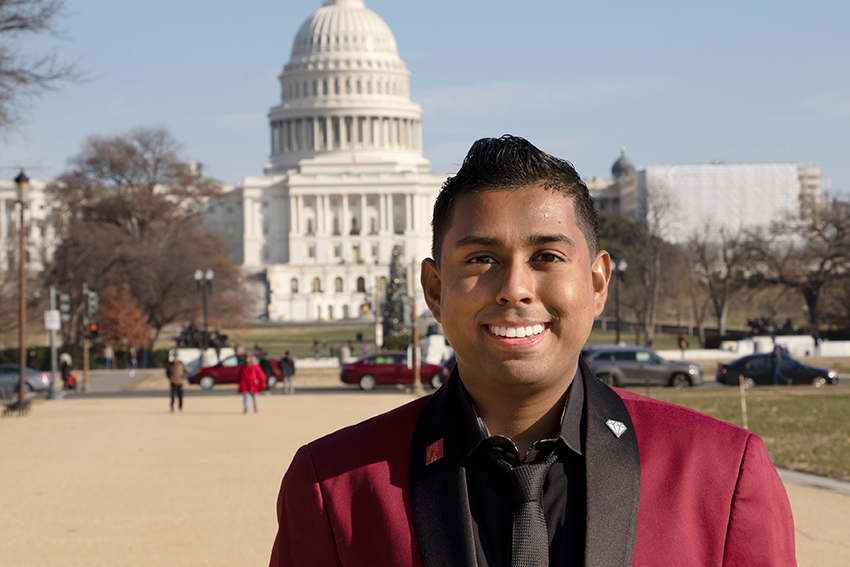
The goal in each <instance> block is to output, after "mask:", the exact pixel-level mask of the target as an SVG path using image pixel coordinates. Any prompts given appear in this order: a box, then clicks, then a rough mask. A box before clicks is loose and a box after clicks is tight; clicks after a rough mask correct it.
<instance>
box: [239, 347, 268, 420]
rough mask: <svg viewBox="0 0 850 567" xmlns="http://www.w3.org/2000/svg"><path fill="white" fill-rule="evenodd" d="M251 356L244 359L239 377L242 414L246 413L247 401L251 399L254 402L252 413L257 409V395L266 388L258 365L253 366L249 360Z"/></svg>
mask: <svg viewBox="0 0 850 567" xmlns="http://www.w3.org/2000/svg"><path fill="white" fill-rule="evenodd" d="M251 358H252V357H251V356H250V355H248V356H246V357H245V363H244V364H243V365H242V369H241V374H240V377H239V393H240V394H242V409H243V411H242V413H248V399H249V398H251V399H252V400H253V402H254V413H256V412H257V411H258V410H259V408H258V407H257V404H258V402H259V393H260V392H261V391H262V390H264V389H265V387H266V375H265V374H263V370H262V369H261V368H260V365H259V364H255V363H254V361H253V360H251Z"/></svg>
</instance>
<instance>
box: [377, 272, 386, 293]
mask: <svg viewBox="0 0 850 567" xmlns="http://www.w3.org/2000/svg"><path fill="white" fill-rule="evenodd" d="M386 294H387V278H386V277H383V276H382V277H380V278H378V295H386Z"/></svg>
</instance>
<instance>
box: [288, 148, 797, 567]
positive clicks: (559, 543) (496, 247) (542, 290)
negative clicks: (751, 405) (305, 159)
mask: <svg viewBox="0 0 850 567" xmlns="http://www.w3.org/2000/svg"><path fill="white" fill-rule="evenodd" d="M433 230H434V241H433V249H432V255H433V259H426V260H425V261H424V262H423V264H422V277H421V282H422V286H423V289H424V292H425V297H426V301H427V303H428V306H429V307H430V308H431V311H432V313H433V314H434V316H435V317H436V318H437V320H438V321H440V322H441V323H442V325H443V329H444V332H445V334H446V337H447V338H448V340H449V342H450V343H451V345H452V346H453V347H454V349H455V353H456V357H457V367H456V369H455V371H454V372H453V373H452V375H451V377H450V378H449V379H448V381H447V382H446V383H445V384H444V385H443V387H441V388H440V389H439V390H438V391H437V392H436V393H435V394H434V395H433V396H431V397H429V398H423V399H420V400H416V401H414V402H412V403H409V404H407V405H405V406H403V407H401V408H398V409H396V410H394V411H392V412H389V413H387V414H384V415H381V416H378V417H375V418H373V419H371V420H368V421H366V422H363V423H361V424H358V425H355V426H352V427H349V428H346V429H343V430H341V431H338V432H336V433H334V434H331V435H329V436H327V437H324V438H322V439H319V440H317V441H314V442H312V443H310V444H309V445H306V446H304V447H302V448H301V449H300V450H299V451H298V453H297V454H296V455H295V457H294V459H293V462H292V464H291V466H290V468H289V470H288V471H287V473H286V475H285V476H284V479H283V483H282V487H281V491H280V498H279V501H278V518H279V530H278V535H277V538H276V540H275V543H274V547H273V549H272V557H271V565H272V566H284V565H285V566H301V565H304V566H310V567H317V566H331V565H339V566H354V565H357V566H364V567H365V566H370V567H371V566H376V565H377V566H383V565H386V566H408V565H410V566H414V565H415V566H420V565H427V566H429V567H434V566H455V565H464V566H465V565H486V566H488V567H495V566H501V565H550V564H551V565H585V566H587V567H602V566H626V565H640V566H649V565H652V566H656V565H677V566H678V565H688V566H692V565H697V566H703V565H704V566H715V565H716V566H720V565H742V566H751V565H764V566H767V565H770V566H791V565H796V561H795V557H794V528H793V521H792V518H791V511H790V506H789V504H788V499H787V497H786V495H785V491H784V489H783V487H782V484H781V482H780V481H779V478H778V475H777V474H776V471H775V469H774V468H773V466H772V464H771V462H770V459H769V458H768V456H767V452H766V451H765V448H764V445H763V443H762V442H761V440H760V439H759V438H758V437H756V436H754V435H751V434H750V433H749V432H747V431H745V430H743V429H740V428H737V427H735V426H732V425H730V424H728V423H724V422H720V421H718V420H715V419H713V418H710V417H708V416H704V415H701V414H699V413H696V412H693V411H690V410H687V409H684V408H680V407H677V406H673V405H669V404H664V403H661V402H658V401H655V400H652V399H650V398H645V397H642V396H638V395H636V394H632V393H629V392H625V391H621V390H616V389H611V388H609V387H607V386H605V385H604V384H602V383H601V382H600V381H598V380H597V379H596V378H595V377H594V376H593V375H592V374H591V373H590V371H589V370H588V368H587V366H586V365H585V364H584V363H583V362H582V361H581V358H580V351H581V348H582V346H584V344H585V342H586V340H587V338H588V336H589V334H590V330H591V327H592V324H593V319H594V317H596V316H598V315H599V314H600V313H601V312H602V309H603V307H604V304H605V300H606V297H607V289H608V280H609V278H610V275H611V270H610V257H609V255H608V253H607V252H605V251H599V250H598V238H597V220H596V213H595V210H594V208H593V202H592V199H591V198H590V196H589V194H588V192H587V188H586V187H585V185H584V183H583V182H581V180H580V178H579V176H578V174H577V173H576V172H575V170H574V169H573V167H572V165H570V164H569V163H568V162H565V161H563V160H559V159H557V158H554V157H552V156H550V155H548V154H545V153H544V152H541V151H540V150H538V149H537V148H535V147H534V146H532V145H531V144H529V143H528V142H527V141H526V140H523V139H521V138H515V137H511V136H504V137H502V138H499V139H483V140H479V141H478V142H476V143H475V144H474V145H473V147H472V149H471V150H470V152H469V154H468V155H467V157H466V159H465V160H464V164H463V166H462V167H461V170H460V171H459V172H458V174H457V175H456V176H455V177H453V178H451V179H449V180H448V181H447V182H446V184H445V185H444V186H443V190H442V191H441V193H440V196H439V197H438V199H437V202H436V204H435V207H434V223H433ZM532 469H535V470H538V471H540V474H541V475H542V476H539V477H538V479H539V480H536V481H534V482H532V484H534V483H537V484H534V486H535V488H534V489H533V490H532V493H533V494H534V495H533V496H524V495H523V494H525V493H523V492H522V491H523V490H524V489H523V488H520V487H519V485H520V484H523V483H524V482H525V481H521V480H517V479H519V478H529V475H531V474H532V473H530V472H529V471H531V470H532ZM523 471H524V472H523ZM515 491H516V492H515ZM535 491H536V492H535Z"/></svg>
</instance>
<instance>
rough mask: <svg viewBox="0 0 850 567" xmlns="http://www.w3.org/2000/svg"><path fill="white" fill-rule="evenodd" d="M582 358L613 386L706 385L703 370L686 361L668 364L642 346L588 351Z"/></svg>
mask: <svg viewBox="0 0 850 567" xmlns="http://www.w3.org/2000/svg"><path fill="white" fill-rule="evenodd" d="M581 356H582V358H584V361H585V362H586V363H587V365H588V366H589V367H590V370H591V372H593V373H594V374H595V375H596V376H597V377H598V378H599V379H600V380H602V381H603V382H604V383H606V384H608V385H609V386H630V385H644V384H651V385H656V386H672V387H673V388H684V387H685V386H697V385H699V384H702V367H701V366H700V365H699V364H694V363H693V362H686V361H684V360H666V359H664V358H661V357H660V356H658V354H656V353H655V352H654V351H652V350H651V349H648V348H643V347H639V346H616V345H597V346H589V347H585V348H583V349H582V351H581Z"/></svg>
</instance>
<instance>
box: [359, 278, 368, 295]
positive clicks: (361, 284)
mask: <svg viewBox="0 0 850 567" xmlns="http://www.w3.org/2000/svg"><path fill="white" fill-rule="evenodd" d="M357 293H366V280H365V279H364V278H363V277H359V278H357Z"/></svg>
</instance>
